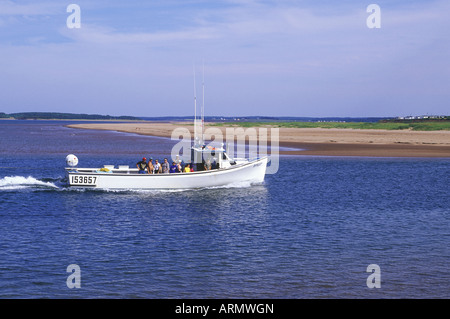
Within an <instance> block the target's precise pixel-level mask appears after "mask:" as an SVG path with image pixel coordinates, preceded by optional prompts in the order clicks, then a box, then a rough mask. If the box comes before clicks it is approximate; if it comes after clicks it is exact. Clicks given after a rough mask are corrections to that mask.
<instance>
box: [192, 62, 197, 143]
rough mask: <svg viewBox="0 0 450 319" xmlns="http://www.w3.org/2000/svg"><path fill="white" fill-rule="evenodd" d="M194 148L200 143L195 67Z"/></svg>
mask: <svg viewBox="0 0 450 319" xmlns="http://www.w3.org/2000/svg"><path fill="white" fill-rule="evenodd" d="M193 68H194V146H195V145H196V143H197V141H198V137H197V89H196V86H195V65H194V67H193Z"/></svg>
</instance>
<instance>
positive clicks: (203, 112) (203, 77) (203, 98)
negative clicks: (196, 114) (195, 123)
mask: <svg viewBox="0 0 450 319" xmlns="http://www.w3.org/2000/svg"><path fill="white" fill-rule="evenodd" d="M202 91H203V96H202V109H201V117H202V144H203V143H204V127H205V62H203V76H202Z"/></svg>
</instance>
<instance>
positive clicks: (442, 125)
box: [208, 120, 450, 131]
mask: <svg viewBox="0 0 450 319" xmlns="http://www.w3.org/2000/svg"><path fill="white" fill-rule="evenodd" d="M208 125H210V126H231V127H262V126H265V127H279V128H282V127H286V128H347V129H375V130H413V131H439V130H450V120H448V121H415V122H409V123H406V122H401V123H397V122H239V123H236V122H225V123H214V124H212V123H211V124H208Z"/></svg>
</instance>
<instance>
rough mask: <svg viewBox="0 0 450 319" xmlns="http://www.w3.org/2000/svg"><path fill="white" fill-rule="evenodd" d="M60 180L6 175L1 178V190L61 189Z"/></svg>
mask: <svg viewBox="0 0 450 319" xmlns="http://www.w3.org/2000/svg"><path fill="white" fill-rule="evenodd" d="M59 182H60V180H54V179H49V180H39V179H36V178H34V177H32V176H28V177H24V176H6V177H3V178H0V191H10V190H20V189H59V186H57V183H59Z"/></svg>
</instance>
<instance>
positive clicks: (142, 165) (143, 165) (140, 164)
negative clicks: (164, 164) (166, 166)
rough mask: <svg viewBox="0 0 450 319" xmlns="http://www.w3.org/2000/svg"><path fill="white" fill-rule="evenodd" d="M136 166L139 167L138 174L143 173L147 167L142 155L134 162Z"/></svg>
mask: <svg viewBox="0 0 450 319" xmlns="http://www.w3.org/2000/svg"><path fill="white" fill-rule="evenodd" d="M136 167H137V168H138V169H139V174H145V173H146V170H147V167H148V165H147V159H146V158H145V157H143V158H142V161H140V162H137V163H136Z"/></svg>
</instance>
